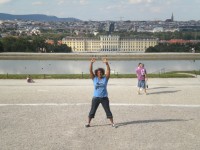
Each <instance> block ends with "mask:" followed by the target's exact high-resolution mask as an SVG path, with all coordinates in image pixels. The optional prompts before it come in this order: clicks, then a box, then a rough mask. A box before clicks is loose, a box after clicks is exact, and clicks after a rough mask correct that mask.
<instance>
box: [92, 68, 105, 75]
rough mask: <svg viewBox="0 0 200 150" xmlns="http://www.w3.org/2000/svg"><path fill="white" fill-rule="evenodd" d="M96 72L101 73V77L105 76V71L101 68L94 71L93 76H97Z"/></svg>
mask: <svg viewBox="0 0 200 150" xmlns="http://www.w3.org/2000/svg"><path fill="white" fill-rule="evenodd" d="M98 71H101V73H102V74H103V75H105V70H104V69H103V68H98V69H96V70H95V71H94V74H95V76H97V72H98Z"/></svg>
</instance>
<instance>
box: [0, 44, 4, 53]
mask: <svg viewBox="0 0 200 150" xmlns="http://www.w3.org/2000/svg"><path fill="white" fill-rule="evenodd" d="M1 52H4V49H3V43H2V42H1V41H0V53H1Z"/></svg>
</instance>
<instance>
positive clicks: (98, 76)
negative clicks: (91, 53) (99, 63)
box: [85, 58, 115, 127]
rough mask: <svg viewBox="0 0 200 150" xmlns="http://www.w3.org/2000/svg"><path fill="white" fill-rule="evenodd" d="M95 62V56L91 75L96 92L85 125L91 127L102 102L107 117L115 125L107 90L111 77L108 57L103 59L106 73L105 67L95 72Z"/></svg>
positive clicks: (91, 66) (91, 64) (92, 60)
mask: <svg viewBox="0 0 200 150" xmlns="http://www.w3.org/2000/svg"><path fill="white" fill-rule="evenodd" d="M94 62H95V58H92V59H91V63H90V77H91V78H92V80H93V84H94V94H93V98H92V106H91V110H90V112H89V116H88V124H87V125H85V127H90V122H91V120H92V118H94V116H95V113H96V110H97V108H98V106H99V104H100V103H101V104H102V106H103V108H104V110H105V112H106V116H107V118H109V119H110V122H111V124H112V126H113V127H115V124H114V122H113V116H112V113H111V111H110V105H109V99H108V92H107V84H108V80H109V78H110V66H109V64H108V61H107V59H103V62H104V63H105V64H106V74H105V70H104V69H103V68H98V69H96V70H95V72H94V73H93V63H94Z"/></svg>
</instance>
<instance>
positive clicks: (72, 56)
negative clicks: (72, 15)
mask: <svg viewBox="0 0 200 150" xmlns="http://www.w3.org/2000/svg"><path fill="white" fill-rule="evenodd" d="M92 57H95V58H96V59H102V58H104V57H106V58H108V59H109V60H200V53H0V60H89V59H90V58H92Z"/></svg>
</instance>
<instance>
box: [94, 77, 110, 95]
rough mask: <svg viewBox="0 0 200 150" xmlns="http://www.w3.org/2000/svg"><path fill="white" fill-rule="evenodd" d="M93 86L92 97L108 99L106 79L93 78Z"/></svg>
mask: <svg viewBox="0 0 200 150" xmlns="http://www.w3.org/2000/svg"><path fill="white" fill-rule="evenodd" d="M93 84H94V95H93V96H94V97H108V92H107V84H108V79H107V78H106V77H103V78H101V79H99V78H98V77H96V76H95V77H94V79H93Z"/></svg>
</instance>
